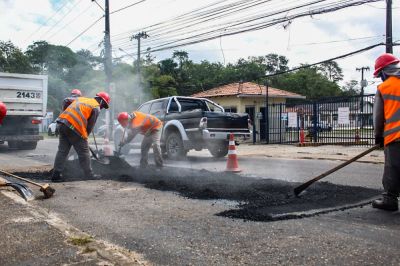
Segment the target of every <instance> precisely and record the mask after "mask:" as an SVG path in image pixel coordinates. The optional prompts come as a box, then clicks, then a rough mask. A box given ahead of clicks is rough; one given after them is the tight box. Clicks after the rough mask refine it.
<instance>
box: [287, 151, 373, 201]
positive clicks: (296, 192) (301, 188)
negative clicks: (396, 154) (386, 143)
mask: <svg viewBox="0 0 400 266" xmlns="http://www.w3.org/2000/svg"><path fill="white" fill-rule="evenodd" d="M379 147H380V145H379V144H377V145H375V146H373V147H371V148H369V149H368V150H366V151H364V152H362V153H360V154H358V155H357V156H354V157H353V158H351V159H350V160H348V161H345V162H344V163H342V164H339V165H338V166H336V167H334V168H332V169H331V170H328V171H326V172H325V173H322V174H320V175H319V176H316V177H314V178H312V179H310V180H308V181H307V182H305V183H303V184H301V185H300V186H298V187H295V188H294V191H293V192H294V195H295V196H296V197H297V196H299V195H300V193H301V192H303V191H304V190H305V189H306V188H308V187H309V186H311V185H312V184H314V183H315V182H317V181H318V180H320V179H322V178H324V177H326V176H328V175H330V174H332V173H334V172H336V171H337V170H339V169H342V168H343V167H345V166H346V165H348V164H351V163H352V162H354V161H357V160H358V159H360V158H361V157H363V156H365V155H367V154H368V153H370V152H372V151H374V150H376V149H378V148H379Z"/></svg>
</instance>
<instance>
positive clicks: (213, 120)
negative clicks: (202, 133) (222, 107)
mask: <svg viewBox="0 0 400 266" xmlns="http://www.w3.org/2000/svg"><path fill="white" fill-rule="evenodd" d="M204 115H205V116H206V117H207V128H208V129H209V130H217V131H219V130H226V131H232V130H247V131H248V115H247V114H243V113H220V112H204Z"/></svg>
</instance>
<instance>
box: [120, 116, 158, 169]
mask: <svg viewBox="0 0 400 266" xmlns="http://www.w3.org/2000/svg"><path fill="white" fill-rule="evenodd" d="M118 122H119V123H120V124H121V126H122V127H123V128H126V127H128V129H129V131H128V136H127V138H126V139H124V140H123V141H121V142H120V144H119V146H120V147H122V146H124V145H125V144H126V143H129V142H130V141H131V140H132V139H133V138H134V137H135V136H136V135H137V134H142V135H144V138H143V140H142V144H141V159H140V167H143V168H145V167H147V165H148V158H149V150H150V147H151V146H153V152H154V162H155V164H156V166H157V167H162V166H163V159H162V155H161V149H160V138H161V130H162V126H163V124H162V122H161V121H160V120H159V119H158V118H157V117H155V116H153V115H149V114H145V113H141V112H137V111H136V112H132V113H131V114H128V113H127V112H122V113H119V115H118Z"/></svg>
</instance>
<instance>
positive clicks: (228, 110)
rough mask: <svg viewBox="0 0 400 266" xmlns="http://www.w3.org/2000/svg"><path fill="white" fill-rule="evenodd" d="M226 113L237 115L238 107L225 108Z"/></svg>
mask: <svg viewBox="0 0 400 266" xmlns="http://www.w3.org/2000/svg"><path fill="white" fill-rule="evenodd" d="M224 109H225V112H231V113H237V108H236V106H226V107H225V106H224Z"/></svg>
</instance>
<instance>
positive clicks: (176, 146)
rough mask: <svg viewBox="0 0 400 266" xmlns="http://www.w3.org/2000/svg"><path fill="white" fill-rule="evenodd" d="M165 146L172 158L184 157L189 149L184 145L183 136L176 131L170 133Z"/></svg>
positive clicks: (169, 156)
mask: <svg viewBox="0 0 400 266" xmlns="http://www.w3.org/2000/svg"><path fill="white" fill-rule="evenodd" d="M165 148H166V151H167V155H168V158H169V159H172V160H179V159H182V158H183V157H185V156H186V154H187V151H186V150H185V147H184V146H183V141H182V138H181V136H180V135H179V134H178V133H176V132H172V133H171V134H169V135H168V137H167V140H166V142H165Z"/></svg>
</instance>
